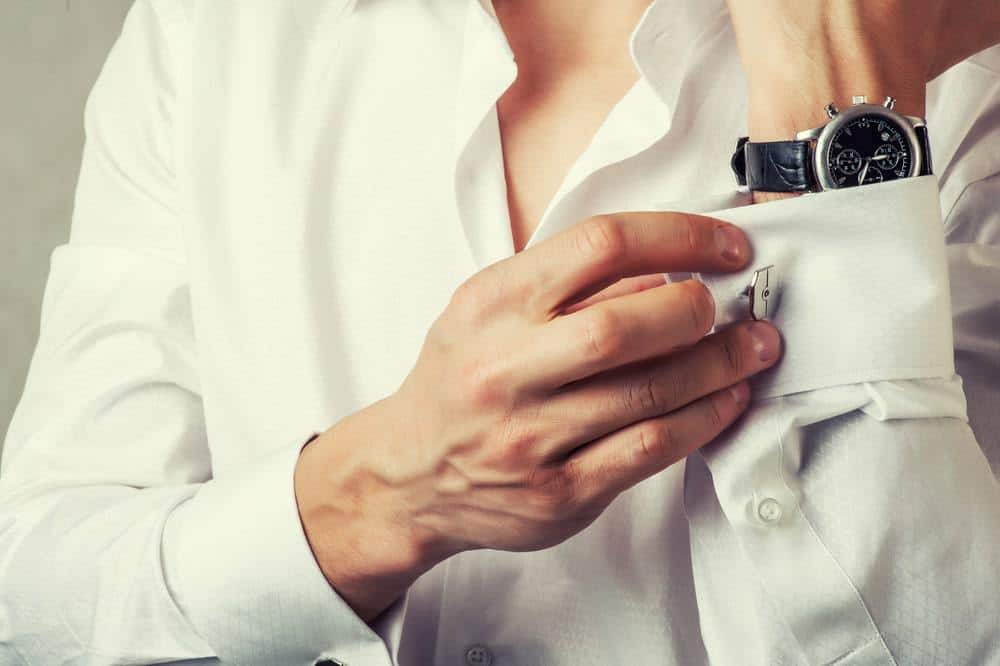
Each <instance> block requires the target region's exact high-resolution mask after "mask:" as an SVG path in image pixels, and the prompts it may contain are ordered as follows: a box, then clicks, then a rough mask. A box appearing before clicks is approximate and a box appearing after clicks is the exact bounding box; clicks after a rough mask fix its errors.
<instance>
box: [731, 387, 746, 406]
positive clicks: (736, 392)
mask: <svg viewBox="0 0 1000 666" xmlns="http://www.w3.org/2000/svg"><path fill="white" fill-rule="evenodd" d="M729 395H731V396H733V402H735V403H736V405H737V406H742V405H743V404H744V403H746V401H747V400H748V399H749V398H750V385H749V384H747V383H746V382H740V383H739V384H736V385H734V386H732V387H730V389H729Z"/></svg>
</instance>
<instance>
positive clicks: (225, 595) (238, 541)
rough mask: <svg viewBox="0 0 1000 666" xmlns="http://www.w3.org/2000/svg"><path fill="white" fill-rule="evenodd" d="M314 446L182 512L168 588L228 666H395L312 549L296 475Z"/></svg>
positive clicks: (278, 456) (171, 522)
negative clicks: (322, 665) (329, 665)
mask: <svg viewBox="0 0 1000 666" xmlns="http://www.w3.org/2000/svg"><path fill="white" fill-rule="evenodd" d="M311 439H312V438H310V439H309V440H305V441H299V442H297V443H295V444H294V445H291V446H285V447H282V448H279V449H277V450H275V451H274V452H272V453H270V454H268V455H266V456H264V457H262V458H261V459H259V460H257V461H255V462H253V463H251V464H250V465H248V466H247V467H245V468H244V469H242V470H240V472H239V473H238V474H233V475H229V476H225V477H220V478H216V479H213V480H211V481H209V482H207V483H205V484H204V485H203V486H202V487H201V488H200V489H199V491H198V492H197V493H196V494H195V495H194V496H193V497H192V498H191V499H190V500H188V501H187V502H185V503H184V504H182V505H180V506H179V507H177V509H175V510H174V512H173V513H172V514H171V516H170V517H169V518H168V520H167V523H166V526H165V528H164V533H163V542H162V548H163V566H164V569H165V571H164V574H165V577H166V580H167V582H168V586H169V588H170V590H171V592H172V594H173V595H174V598H175V600H176V601H177V604H178V606H179V607H180V608H181V610H182V611H183V612H184V614H185V615H186V617H187V618H188V619H189V620H190V622H191V623H192V625H193V627H194V628H195V630H196V631H197V632H198V633H199V634H200V635H201V636H202V638H204V639H205V641H206V642H207V643H208V644H209V645H210V646H212V648H213V649H214V650H215V651H216V654H217V656H218V657H219V659H220V660H221V661H222V662H223V663H226V664H283V665H284V664H287V665H289V666H291V665H297V664H303V665H311V664H315V663H317V662H322V661H324V660H332V661H333V663H338V662H339V663H341V664H344V665H345V666H356V665H357V666H360V665H362V664H363V665H364V666H379V665H384V666H391V664H392V659H391V658H390V656H389V651H388V649H387V647H386V644H385V642H384V641H383V640H382V638H381V637H380V636H379V635H378V634H377V633H376V632H375V631H374V630H373V629H372V628H371V627H369V626H368V625H367V624H366V623H365V622H364V621H363V620H361V618H360V617H358V615H357V614H356V613H355V612H354V611H353V610H352V609H351V608H350V606H348V605H347V603H346V602H345V601H344V600H343V599H342V598H341V597H340V595H338V594H337V592H336V591H335V590H334V589H333V588H332V587H331V586H330V584H329V583H328V582H327V580H326V578H325V576H324V575H323V573H322V571H321V570H320V568H319V565H318V564H317V562H316V560H315V558H314V556H313V553H312V550H311V549H310V547H309V543H308V541H307V540H306V536H305V532H304V529H303V527H302V523H301V520H300V518H299V513H298V506H297V504H296V501H295V490H294V481H293V474H294V471H295V464H296V461H297V460H298V457H299V452H300V451H301V450H302V448H303V447H304V446H305V444H307V443H308V441H311Z"/></svg>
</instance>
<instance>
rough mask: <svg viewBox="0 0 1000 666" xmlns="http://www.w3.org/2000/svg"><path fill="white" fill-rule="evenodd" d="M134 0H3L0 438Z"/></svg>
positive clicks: (65, 234) (18, 392) (0, 52)
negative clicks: (100, 81)
mask: <svg viewBox="0 0 1000 666" xmlns="http://www.w3.org/2000/svg"><path fill="white" fill-rule="evenodd" d="M131 4H132V0H0V446H2V445H3V444H2V441H3V435H6V433H7V427H8V425H9V423H10V416H11V413H12V412H13V410H14V407H15V405H16V404H17V400H18V398H20V395H21V390H22V389H23V387H24V378H25V374H26V373H27V370H28V362H29V361H30V359H31V353H32V351H33V350H34V347H35V341H36V339H37V337H38V317H39V313H40V309H41V300H42V292H43V290H44V287H45V279H46V277H47V276H48V271H49V255H50V254H51V252H52V250H53V249H54V248H55V247H56V246H57V245H59V244H61V243H64V242H66V240H67V239H68V238H69V224H70V214H71V212H72V208H73V191H74V189H75V187H76V178H77V173H78V171H79V167H80V164H79V161H80V155H81V151H82V149H83V105H84V102H85V101H86V98H87V93H88V92H90V88H91V86H92V85H93V83H94V80H95V79H96V77H97V74H98V72H99V71H100V68H101V64H102V63H103V62H104V58H105V57H106V56H107V53H108V49H110V48H111V44H112V43H113V42H114V40H115V38H116V37H117V36H118V33H119V31H120V30H121V25H122V20H123V19H124V17H125V13H126V11H127V10H128V8H129V6H130V5H131Z"/></svg>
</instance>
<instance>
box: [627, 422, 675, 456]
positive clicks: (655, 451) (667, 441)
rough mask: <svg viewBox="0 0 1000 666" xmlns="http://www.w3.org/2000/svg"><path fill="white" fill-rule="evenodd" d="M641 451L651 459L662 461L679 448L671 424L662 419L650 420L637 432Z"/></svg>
mask: <svg viewBox="0 0 1000 666" xmlns="http://www.w3.org/2000/svg"><path fill="white" fill-rule="evenodd" d="M636 437H637V438H638V444H639V452H640V453H641V455H642V457H643V458H645V459H649V460H657V461H662V460H664V459H666V458H669V457H670V456H671V454H672V452H673V451H675V450H676V449H677V442H676V435H675V433H674V431H673V430H672V429H671V428H670V426H669V425H668V424H666V423H663V422H662V421H648V422H646V423H643V424H642V425H641V426H640V427H639V431H638V432H637V433H636Z"/></svg>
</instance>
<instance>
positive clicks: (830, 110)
mask: <svg viewBox="0 0 1000 666" xmlns="http://www.w3.org/2000/svg"><path fill="white" fill-rule="evenodd" d="M823 110H824V111H826V115H828V116H830V117H831V118H833V117H834V116H836V115H837V114H838V113H840V109H838V108H837V105H836V104H834V103H833V102H830V103H829V104H827V105H826V106H824V107H823Z"/></svg>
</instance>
